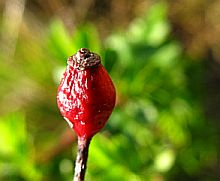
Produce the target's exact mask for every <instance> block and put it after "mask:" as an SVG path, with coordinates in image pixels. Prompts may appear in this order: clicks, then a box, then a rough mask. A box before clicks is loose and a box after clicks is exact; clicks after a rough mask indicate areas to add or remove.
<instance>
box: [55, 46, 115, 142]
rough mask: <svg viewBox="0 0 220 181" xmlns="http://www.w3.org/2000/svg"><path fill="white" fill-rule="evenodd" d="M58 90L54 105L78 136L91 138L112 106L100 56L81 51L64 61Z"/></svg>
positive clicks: (111, 91)
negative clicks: (64, 67)
mask: <svg viewBox="0 0 220 181" xmlns="http://www.w3.org/2000/svg"><path fill="white" fill-rule="evenodd" d="M67 64H68V65H67V68H66V71H65V72H64V74H63V77H62V79H61V83H60V85H59V87H58V93H57V104H58V107H59V109H60V112H61V114H62V116H63V117H64V119H65V120H66V121H67V122H68V123H69V125H70V127H71V128H73V129H74V130H75V132H76V134H77V135H78V136H79V137H83V138H84V139H87V138H91V137H92V136H93V135H94V134H96V133H97V132H99V131H100V130H101V129H102V128H103V127H104V125H105V123H106V122H107V120H108V118H109V116H110V115H111V113H112V111H113V108H114V106H115V98H116V93H115V87H114V85H113V82H112V80H111V78H110V76H109V75H108V73H107V71H106V70H105V68H104V67H103V66H102V64H101V59H100V56H99V55H97V54H95V53H92V52H90V51H89V50H88V49H86V48H81V49H80V50H79V51H78V52H77V53H76V54H74V55H72V56H71V57H69V58H68V61H67Z"/></svg>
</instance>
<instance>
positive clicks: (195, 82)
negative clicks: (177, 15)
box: [0, 3, 219, 181]
mask: <svg viewBox="0 0 220 181" xmlns="http://www.w3.org/2000/svg"><path fill="white" fill-rule="evenodd" d="M47 28H48V31H47V34H46V35H44V36H42V37H41V38H42V39H38V38H36V37H32V39H30V36H27V37H23V39H19V41H18V45H17V46H18V47H17V49H16V52H15V55H16V62H15V63H14V64H8V63H5V62H0V64H1V71H0V81H1V84H2V85H5V86H1V87H0V92H1V93H2V94H3V95H4V94H7V92H11V93H10V94H9V97H4V99H2V100H1V105H4V104H5V103H6V102H7V101H8V100H11V101H12V103H11V104H10V103H9V104H8V103H7V106H8V107H9V108H10V107H12V108H13V109H12V111H9V112H8V114H7V115H4V116H1V117H0V180H71V178H72V175H73V173H72V172H73V169H72V167H73V161H72V157H75V156H73V155H75V149H74V151H73V152H74V153H71V154H69V152H68V151H67V150H64V151H63V152H62V153H60V155H56V156H55V157H54V158H51V159H50V160H49V163H47V164H45V163H44V164H43V163H41V162H38V160H37V155H38V153H39V152H41V151H42V152H44V151H45V150H44V149H43V148H44V147H45V145H47V147H49V146H50V145H55V144H57V141H56V139H55V138H57V139H58V138H59V136H60V132H61V130H62V129H64V127H66V125H65V123H64V121H63V120H62V118H61V116H60V115H59V113H58V110H57V108H56V102H55V97H56V87H57V85H58V82H59V79H60V75H61V73H62V72H63V70H64V68H65V66H66V61H65V60H66V59H67V57H68V56H70V55H71V54H73V53H74V52H76V51H77V50H78V49H79V48H81V47H87V48H89V49H90V50H91V51H94V52H97V53H100V54H101V57H102V62H103V65H104V66H105V68H106V69H107V71H108V72H109V73H110V75H111V77H112V79H113V81H114V83H115V86H116V89H117V105H116V108H115V110H114V112H113V114H112V116H111V118H110V120H109V122H108V123H107V125H106V127H105V128H104V129H103V131H102V133H101V134H100V133H99V134H98V135H96V136H95V137H94V138H93V140H92V142H91V147H90V152H89V160H88V170H87V174H86V180H96V181H99V180H100V181H101V180H105V181H108V180H109V181H110V180H121V181H123V180H124V181H141V180H149V181H156V180H193V179H194V180H204V181H205V180H215V178H213V177H211V176H210V175H209V174H208V173H207V174H206V176H204V175H202V173H203V171H204V170H206V169H208V168H210V167H212V166H213V165H215V164H216V162H217V153H218V151H219V150H218V147H217V146H216V141H217V138H216V137H217V134H216V132H217V130H216V128H215V126H214V125H213V124H212V123H210V122H208V120H207V119H206V118H205V116H204V113H203V109H202V104H201V100H202V96H203V92H202V91H203V87H202V76H203V74H204V66H203V64H202V63H197V62H195V61H193V60H191V59H190V58H189V57H187V56H186V55H184V53H183V50H182V47H181V44H180V43H179V42H178V41H176V40H175V39H174V38H173V37H172V36H171V27H170V23H169V22H168V20H167V8H166V4H163V3H157V4H154V5H153V6H152V8H151V9H150V10H149V11H148V13H147V14H146V16H144V17H139V18H137V19H135V20H134V21H133V22H131V24H130V25H129V27H128V29H127V30H126V31H122V32H114V33H112V34H111V35H110V36H109V37H107V38H106V39H105V40H103V41H100V39H99V35H98V33H97V30H96V27H95V26H94V25H92V24H86V25H81V26H80V27H78V28H77V29H76V30H75V31H74V32H73V34H69V32H68V31H67V29H66V27H65V26H64V25H63V23H62V21H61V20H59V19H55V20H53V21H52V22H51V24H50V25H49V26H48V27H47ZM1 56H2V57H3V58H2V59H4V56H3V55H1ZM5 59H6V58H5ZM12 65H13V66H12ZM9 71H10V72H11V74H8V72H9ZM9 90H10V91H9ZM7 95H8V94H7ZM23 99H24V100H23ZM26 99H27V100H26ZM23 101H24V102H25V103H26V104H23ZM14 104H18V105H17V106H14ZM4 109H5V108H4ZM14 110H15V111H14ZM25 115H27V116H25ZM48 145H49V146H48ZM45 154H46V153H45ZM47 154H50V153H47Z"/></svg>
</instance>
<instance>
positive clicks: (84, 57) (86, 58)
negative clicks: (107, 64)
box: [67, 48, 101, 70]
mask: <svg viewBox="0 0 220 181" xmlns="http://www.w3.org/2000/svg"><path fill="white" fill-rule="evenodd" d="M67 63H68V65H70V66H73V67H74V68H77V69H79V70H84V69H86V68H92V67H95V66H97V65H99V64H100V63H101V58H100V56H99V55H97V54H96V53H93V52H90V51H89V49H87V48H81V49H80V50H78V52H76V54H74V55H72V56H70V57H69V58H68V60H67Z"/></svg>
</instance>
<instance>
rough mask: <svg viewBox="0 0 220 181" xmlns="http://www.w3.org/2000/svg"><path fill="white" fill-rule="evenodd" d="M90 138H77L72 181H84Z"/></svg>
mask: <svg viewBox="0 0 220 181" xmlns="http://www.w3.org/2000/svg"><path fill="white" fill-rule="evenodd" d="M90 141H91V138H87V139H85V138H82V137H78V150H77V157H76V163H75V174H74V178H73V181H84V177H85V173H86V163H87V158H88V151H89V144H90Z"/></svg>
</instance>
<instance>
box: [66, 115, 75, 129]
mask: <svg viewBox="0 0 220 181" xmlns="http://www.w3.org/2000/svg"><path fill="white" fill-rule="evenodd" d="M64 119H65V120H66V122H67V123H68V124H69V126H70V128H73V123H72V122H70V120H69V119H67V118H66V117H64Z"/></svg>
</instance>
